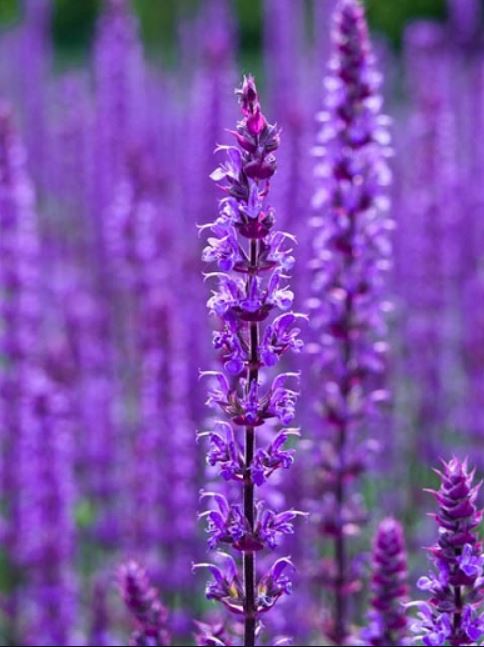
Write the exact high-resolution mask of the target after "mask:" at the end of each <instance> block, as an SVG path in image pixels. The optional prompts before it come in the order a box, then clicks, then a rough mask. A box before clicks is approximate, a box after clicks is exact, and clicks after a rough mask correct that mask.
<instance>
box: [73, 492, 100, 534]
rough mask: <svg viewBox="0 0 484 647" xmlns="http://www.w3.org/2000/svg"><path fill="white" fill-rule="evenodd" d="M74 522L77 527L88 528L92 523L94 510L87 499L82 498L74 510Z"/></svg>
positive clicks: (94, 514) (94, 515)
mask: <svg viewBox="0 0 484 647" xmlns="http://www.w3.org/2000/svg"><path fill="white" fill-rule="evenodd" d="M75 517H76V524H77V527H78V528H89V527H90V526H92V525H93V523H94V521H95V517H96V512H95V510H94V507H93V505H92V503H91V502H90V501H89V500H88V499H82V500H81V501H79V503H78V504H77V506H76V510H75Z"/></svg>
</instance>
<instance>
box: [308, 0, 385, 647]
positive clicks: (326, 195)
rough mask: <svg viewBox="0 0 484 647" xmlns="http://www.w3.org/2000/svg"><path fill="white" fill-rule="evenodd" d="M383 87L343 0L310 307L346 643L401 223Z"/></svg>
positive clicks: (325, 498) (335, 627)
mask: <svg viewBox="0 0 484 647" xmlns="http://www.w3.org/2000/svg"><path fill="white" fill-rule="evenodd" d="M380 84H381V78H380V75H379V74H378V72H377V71H376V66H375V59H374V55H373V52H372V48H371V43H370V40H369V34H368V28H367V25H366V21H365V14H364V9H363V6H362V5H361V4H360V2H359V0H340V2H339V3H338V5H337V7H336V10H335V15H334V24H333V29H332V56H331V61H330V64H329V71H328V76H327V78H326V81H325V105H324V110H323V111H322V112H320V113H319V115H318V119H319V121H320V123H321V128H320V131H319V134H318V138H317V144H316V146H315V148H314V154H315V156H316V158H317V163H316V166H315V175H316V185H317V190H316V193H315V195H314V198H313V207H314V210H315V216H314V218H313V224H314V227H315V229H316V234H315V238H314V256H313V259H312V263H311V265H312V268H313V270H314V281H313V286H312V298H311V300H310V304H311V309H312V310H313V317H312V322H313V323H314V327H315V328H316V330H317V335H318V343H317V344H314V345H313V348H314V350H315V351H316V354H315V357H316V368H317V370H318V372H319V373H320V375H321V378H322V379H321V381H320V383H321V384H322V385H323V386H322V392H321V393H320V396H319V402H320V403H321V404H320V407H319V408H320V411H321V416H322V422H323V425H322V429H323V431H322V437H321V438H320V440H321V445H320V449H321V456H322V459H321V461H320V465H319V466H318V467H319V470H320V471H321V472H322V483H321V485H322V487H321V491H319V492H318V493H317V495H316V501H317V505H318V509H319V512H320V515H321V517H322V518H321V526H320V527H321V530H322V532H323V533H324V534H325V535H328V536H329V537H330V539H331V541H332V542H333V544H334V563H333V567H332V568H331V569H330V572H331V576H330V577H329V578H326V580H327V583H328V586H329V588H330V591H331V595H332V597H333V600H334V612H333V613H332V614H331V615H332V621H331V623H330V624H329V626H327V627H326V633H327V635H328V636H329V637H330V638H331V639H332V640H333V642H334V643H335V644H337V645H343V644H346V642H347V640H348V637H349V627H350V618H349V617H348V616H349V604H348V597H349V596H350V595H351V593H353V592H355V591H356V590H358V588H359V586H360V584H359V581H358V577H357V574H356V572H354V571H353V569H352V566H351V561H350V558H351V555H350V551H349V549H348V546H347V544H348V537H349V536H350V535H354V534H355V533H356V532H357V531H358V530H359V526H360V524H361V522H362V521H363V520H364V519H365V512H364V510H362V509H361V503H360V501H359V500H358V497H356V495H355V492H354V489H353V487H352V482H354V480H355V478H356V476H357V475H359V474H361V472H362V471H364V470H365V469H366V466H367V463H368V455H369V454H368V452H367V450H366V448H367V443H368V439H367V438H366V437H365V433H366V432H367V430H368V428H370V427H371V426H372V425H374V424H375V416H376V415H377V414H378V404H379V403H381V402H382V401H384V400H385V399H386V395H387V394H386V391H385V390H384V388H383V386H384V385H383V373H384V367H385V361H384V353H385V349H386V344H385V343H384V336H385V333H386V326H385V312H386V309H387V307H386V306H387V304H386V302H385V299H384V290H385V274H386V272H387V270H388V269H389V264H390V256H391V246H390V241H389V231H390V229H391V225H392V223H391V220H390V218H389V217H388V214H387V209H388V200H387V198H386V195H385V194H386V189H387V185H388V183H389V181H390V173H389V170H388V165H387V159H386V158H387V157H388V155H389V152H390V151H389V134H388V131H387V120H386V118H385V117H384V116H383V115H381V112H380V111H381V105H382V100H381V97H380V94H379V88H380ZM321 405H322V406H321ZM323 446H324V449H323ZM321 501H322V504H321Z"/></svg>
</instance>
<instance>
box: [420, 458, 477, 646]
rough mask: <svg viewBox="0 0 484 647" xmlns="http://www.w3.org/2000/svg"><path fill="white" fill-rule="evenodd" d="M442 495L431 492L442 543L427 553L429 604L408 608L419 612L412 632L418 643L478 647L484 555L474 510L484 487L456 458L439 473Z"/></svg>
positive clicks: (423, 579) (425, 580)
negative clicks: (433, 497)
mask: <svg viewBox="0 0 484 647" xmlns="http://www.w3.org/2000/svg"><path fill="white" fill-rule="evenodd" d="M437 474H438V475H439V477H440V479H441V485H440V489H439V490H438V491H434V490H429V492H431V493H432V494H433V495H434V496H435V498H436V500H437V504H438V511H437V513H436V514H435V515H433V516H434V518H435V521H436V522H437V525H438V527H439V538H438V541H437V543H436V544H434V545H433V546H431V547H430V548H429V554H430V559H431V561H432V563H433V569H432V571H431V572H430V573H429V575H428V576H425V577H421V578H420V579H419V581H418V583H417V584H418V588H419V589H420V590H421V591H427V592H428V595H429V598H428V600H427V601H418V602H413V603H411V604H410V605H409V606H416V607H417V608H418V609H419V613H418V620H417V622H416V623H415V624H414V625H413V626H412V627H411V629H412V631H413V632H414V633H415V634H416V641H418V642H419V643H420V642H421V643H423V644H424V645H429V646H431V647H434V646H438V645H453V646H454V645H476V644H481V641H482V639H483V637H484V608H483V600H484V577H483V567H484V555H483V553H482V544H481V542H480V541H479V539H478V536H477V532H476V528H477V527H478V526H479V524H480V523H481V520H482V511H481V510H480V509H478V508H477V506H476V499H477V495H478V492H479V489H480V486H481V484H480V483H479V484H477V485H476V484H475V483H474V471H469V467H468V464H467V460H465V461H463V462H462V461H460V460H459V459H457V458H453V459H452V460H451V461H449V462H448V463H444V464H443V470H442V471H437Z"/></svg>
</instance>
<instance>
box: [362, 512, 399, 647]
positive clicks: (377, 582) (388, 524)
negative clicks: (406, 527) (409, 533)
mask: <svg viewBox="0 0 484 647" xmlns="http://www.w3.org/2000/svg"><path fill="white" fill-rule="evenodd" d="M372 568H373V573H372V578H371V599H370V604H371V610H370V612H369V613H368V620H367V626H366V628H365V629H364V631H363V632H362V638H363V640H364V644H365V645H377V646H381V647H384V646H386V647H390V646H391V645H395V646H397V645H409V644H410V642H409V640H408V639H407V618H406V612H405V607H404V606H403V603H404V602H405V601H406V598H407V593H408V586H407V575H408V574H407V555H406V551H405V539H404V536H403V528H402V526H401V524H400V523H399V522H398V521H395V519H391V518H389V519H385V520H384V521H382V522H381V523H380V525H379V526H378V530H377V533H376V536H375V541H374V544H373V563H372Z"/></svg>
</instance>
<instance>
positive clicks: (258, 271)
mask: <svg viewBox="0 0 484 647" xmlns="http://www.w3.org/2000/svg"><path fill="white" fill-rule="evenodd" d="M238 96H239V100H240V106H241V111H242V119H241V120H240V121H239V122H238V124H237V127H236V130H235V131H234V132H233V136H234V138H235V142H236V143H235V145H230V146H220V147H219V150H220V151H221V152H223V153H225V156H226V159H225V161H224V162H223V163H222V164H221V165H220V166H219V167H218V168H217V169H216V170H215V171H214V173H212V176H211V177H212V179H213V180H214V181H215V182H217V183H219V184H220V186H221V188H222V190H223V191H224V194H225V195H224V197H223V198H222V200H221V201H220V209H219V215H218V218H217V219H216V220H215V222H213V223H211V224H210V225H208V227H209V228H210V231H211V234H212V235H211V236H210V237H209V238H208V245H207V247H206V248H205V250H204V253H203V258H204V260H205V261H207V262H210V263H216V266H217V270H216V271H215V272H212V273H210V274H208V275H207V278H208V279H215V280H216V281H217V288H216V289H215V290H214V291H213V293H212V296H211V297H210V299H209V300H208V308H209V311H210V313H211V314H212V315H214V316H216V317H218V318H219V319H220V326H219V328H218V330H216V332H215V333H214V338H213V341H214V346H215V348H216V349H217V350H219V351H221V355H222V361H223V368H224V371H223V372H219V371H208V372H204V373H202V375H203V376H206V377H210V378H213V379H214V386H213V387H212V389H211V390H210V393H209V398H208V404H209V405H213V406H215V407H217V408H218V409H220V410H221V411H222V412H223V413H224V414H225V416H226V418H227V419H228V420H227V419H225V420H221V421H218V422H216V423H215V429H214V431H212V432H208V434H205V433H203V434H202V435H204V436H205V435H207V436H208V441H209V444H210V449H209V453H208V462H209V463H210V464H211V465H216V466H217V467H218V468H219V469H220V475H221V477H222V479H223V480H225V481H227V482H229V483H230V482H232V481H233V482H234V483H236V484H237V485H238V486H239V488H238V490H239V496H238V497H237V499H235V500H233V499H232V497H230V495H229V497H228V496H226V495H225V494H224V493H222V492H203V493H202V499H204V500H211V501H212V502H213V505H212V507H211V508H210V509H209V510H208V511H207V512H206V513H203V515H202V516H204V517H206V518H207V522H208V528H207V530H208V532H209V535H210V539H209V546H210V548H212V549H221V548H223V547H225V546H228V547H229V548H230V549H231V550H232V551H235V554H234V553H233V554H228V553H226V552H222V551H220V552H219V560H220V563H217V564H212V565H208V568H209V569H210V571H211V573H212V576H213V580H212V581H211V582H210V584H209V585H208V588H207V597H208V598H210V599H215V600H219V601H220V602H221V603H222V604H223V605H225V606H226V607H227V609H228V610H229V611H231V612H232V613H234V614H236V615H239V616H241V618H242V621H243V624H244V644H245V645H254V644H255V642H256V636H257V634H258V632H259V625H260V619H261V617H262V616H263V615H264V614H265V613H267V612H268V611H270V610H271V608H272V607H273V606H274V604H275V603H276V602H277V600H278V599H279V598H280V597H281V596H282V595H286V594H288V593H290V591H291V582H290V572H291V570H292V569H293V565H292V562H291V561H290V559H289V558H288V557H280V558H279V559H277V560H276V561H275V562H274V563H273V565H272V566H271V567H270V568H269V570H267V571H266V573H265V574H261V573H259V572H258V570H257V563H256V561H257V560H256V556H257V555H259V554H260V553H261V551H267V550H274V549H275V548H276V547H277V546H278V544H279V542H280V540H281V539H282V537H283V535H286V534H290V533H292V532H293V522H294V519H295V518H296V516H297V515H300V514H302V513H301V512H299V511H296V510H285V511H277V510H274V509H272V506H270V504H269V502H268V501H266V500H264V498H262V495H261V494H259V492H260V491H261V488H262V487H263V486H264V484H265V482H266V481H267V480H268V479H270V478H271V477H272V475H273V474H274V472H276V471H277V470H279V469H287V468H289V467H290V465H291V464H292V462H293V460H294V456H293V454H294V450H293V449H290V448H289V447H288V441H289V440H290V437H291V435H297V434H298V432H297V431H296V430H294V429H288V428H285V429H283V430H279V431H278V430H277V429H274V435H273V438H272V439H270V440H269V442H268V443H267V444H266V441H265V439H263V437H262V438H261V436H262V427H263V425H265V424H267V421H270V420H275V421H276V423H277V424H278V425H282V426H286V425H289V424H290V423H291V422H292V421H293V419H294V414H295V401H296V398H297V395H298V393H297V391H296V390H295V389H294V388H293V387H292V386H291V385H290V383H291V382H293V383H294V382H295V383H296V384H297V378H298V375H297V374H296V373H280V374H278V375H276V376H275V377H274V378H273V379H272V380H270V379H268V376H267V375H265V374H264V373H269V371H270V370H271V369H272V368H273V367H274V366H275V365H276V364H277V362H278V361H279V359H280V357H281V355H282V354H283V353H285V352H286V351H288V350H295V351H298V350H300V349H301V340H300V339H299V328H298V327H297V325H296V324H297V322H298V320H299V319H300V318H301V315H298V314H295V313H293V312H291V306H292V302H293V294H292V292H291V291H290V290H289V288H288V286H287V275H288V272H289V271H290V270H291V268H292V266H293V262H294V257H293V256H292V253H291V252H292V246H293V244H294V239H293V237H292V236H291V235H290V234H288V233H285V232H280V231H275V230H274V221H275V214H274V211H273V209H272V208H271V206H270V205H269V203H268V193H269V184H270V180H271V178H272V176H273V175H274V173H275V171H276V160H275V156H274V152H275V151H276V150H277V148H278V147H279V130H278V128H277V126H276V125H273V124H270V123H269V122H268V121H267V119H266V117H265V116H264V114H263V113H262V110H261V106H260V102H259V96H258V93H257V89H256V86H255V83H254V79H253V78H252V77H250V76H249V77H246V78H244V82H243V84H242V88H241V89H240V90H239V91H238ZM204 228H205V227H204ZM278 311H279V313H280V314H276V316H274V314H273V313H277V312H278ZM271 315H272V316H271ZM269 318H270V319H269ZM263 380H264V381H263ZM259 439H260V440H259ZM261 441H262V442H261ZM227 490H228V488H227ZM237 556H241V558H242V568H241V570H239V565H238V564H237V559H236V558H237ZM197 566H200V565H197Z"/></svg>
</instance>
